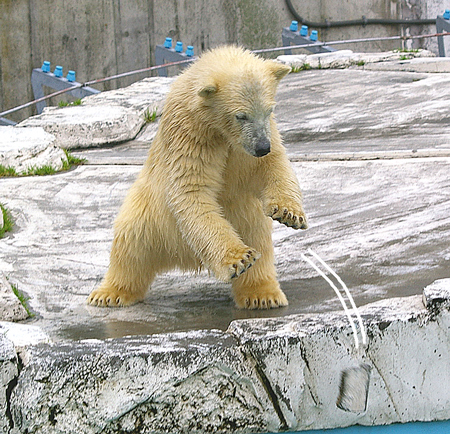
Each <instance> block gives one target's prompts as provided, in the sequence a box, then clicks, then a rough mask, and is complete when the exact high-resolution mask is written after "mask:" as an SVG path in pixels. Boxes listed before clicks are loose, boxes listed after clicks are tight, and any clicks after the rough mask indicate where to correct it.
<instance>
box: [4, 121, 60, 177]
mask: <svg viewBox="0 0 450 434" xmlns="http://www.w3.org/2000/svg"><path fill="white" fill-rule="evenodd" d="M65 159H66V155H65V153H64V151H63V150H62V149H60V148H59V147H58V146H56V143H55V136H53V135H52V134H49V133H48V132H46V131H44V129H43V128H17V127H10V126H2V127H0V164H1V165H2V166H5V167H13V168H14V169H15V170H16V172H17V173H23V172H26V171H27V170H28V169H29V168H30V167H42V166H46V165H49V166H52V167H53V168H54V169H55V170H60V169H61V168H62V166H63V160H65Z"/></svg>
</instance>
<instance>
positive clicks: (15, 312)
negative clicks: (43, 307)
mask: <svg viewBox="0 0 450 434" xmlns="http://www.w3.org/2000/svg"><path fill="white" fill-rule="evenodd" d="M27 318H28V313H27V311H26V310H25V308H24V307H23V306H22V303H21V302H20V301H19V299H18V298H17V297H16V295H15V294H14V292H13V290H12V288H11V285H10V283H9V282H8V281H7V280H6V278H5V276H4V275H3V274H2V273H0V321H21V320H24V319H27Z"/></svg>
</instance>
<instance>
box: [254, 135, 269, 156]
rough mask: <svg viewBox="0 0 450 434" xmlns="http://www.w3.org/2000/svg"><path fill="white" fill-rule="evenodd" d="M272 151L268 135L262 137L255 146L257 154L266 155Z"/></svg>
mask: <svg viewBox="0 0 450 434" xmlns="http://www.w3.org/2000/svg"><path fill="white" fill-rule="evenodd" d="M269 152H270V140H269V139H268V138H267V137H261V138H260V139H259V140H258V141H257V142H256V146H255V156H256V157H264V155H267V154H268V153H269Z"/></svg>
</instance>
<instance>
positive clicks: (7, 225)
mask: <svg viewBox="0 0 450 434" xmlns="http://www.w3.org/2000/svg"><path fill="white" fill-rule="evenodd" d="M0 212H1V213H2V215H3V227H1V228H0V238H3V236H4V235H5V232H11V231H12V228H13V226H14V222H13V219H12V217H11V213H10V212H9V211H8V210H7V209H6V208H5V206H4V205H3V204H1V203H0Z"/></svg>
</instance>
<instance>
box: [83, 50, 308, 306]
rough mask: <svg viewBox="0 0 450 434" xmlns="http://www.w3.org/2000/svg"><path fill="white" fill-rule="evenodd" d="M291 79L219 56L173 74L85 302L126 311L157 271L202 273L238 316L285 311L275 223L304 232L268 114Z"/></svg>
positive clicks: (233, 56) (239, 55)
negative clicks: (244, 311)
mask: <svg viewBox="0 0 450 434" xmlns="http://www.w3.org/2000/svg"><path fill="white" fill-rule="evenodd" d="M288 72H289V68H288V67H286V66H283V65H281V64H277V63H275V62H273V61H269V60H263V59H261V58H259V57H257V56H255V55H253V54H251V53H250V52H247V51H244V50H242V49H240V48H237V47H223V48H218V49H216V50H213V51H210V52H208V53H207V54H205V55H203V56H202V57H201V58H200V60H198V61H197V62H196V63H194V64H193V66H191V67H190V68H189V69H188V70H186V71H185V72H184V73H183V74H181V75H180V76H179V78H178V79H177V80H176V81H175V82H174V84H173V86H172V88H171V91H170V93H169V95H168V96H167V101H166V104H165V107H164V113H163V116H162V118H161V121H160V126H159V129H158V133H157V135H156V137H155V140H154V141H153V144H152V146H151V149H150V152H149V156H148V159H147V162H146V163H145V165H144V167H143V169H142V171H141V173H140V175H139V177H138V178H137V180H136V182H135V183H134V184H133V186H132V187H131V189H130V191H129V193H128V195H127V197H126V199H125V201H124V203H123V205H122V208H121V210H120V213H119V215H118V217H117V219H116V222H115V226H114V230H115V232H114V241H113V245H112V250H111V260H110V266H109V269H108V271H107V273H106V275H105V277H104V279H103V281H102V283H101V285H100V286H99V287H98V288H97V289H96V290H94V291H93V292H92V293H91V295H90V296H89V299H88V302H89V303H90V304H91V305H96V306H126V305H130V304H133V303H135V302H138V301H140V300H142V299H143V298H144V296H145V293H146V291H147V289H148V287H149V285H150V284H151V282H152V281H153V279H154V278H155V276H156V275H157V274H158V273H161V272H164V271H167V270H170V269H173V268H179V269H182V270H198V269H200V268H202V267H206V268H208V269H209V270H211V271H212V272H213V273H214V275H215V276H216V277H217V278H218V279H220V280H223V281H231V282H232V288H233V294H234V299H235V301H236V304H237V306H238V307H242V308H250V309H254V308H270V307H277V306H285V305H287V304H288V302H287V299H286V297H285V295H284V293H283V292H282V291H281V289H280V286H279V284H278V282H277V280H276V271H275V265H274V253H273V245H272V239H271V229H272V224H271V219H270V217H271V218H272V219H274V220H278V221H280V222H281V223H284V224H286V225H287V226H290V227H293V228H295V229H305V228H306V227H307V224H306V217H305V215H304V212H303V209H302V201H301V192H300V189H299V186H298V182H297V179H296V177H295V174H294V173H293V171H292V169H291V167H290V164H289V161H288V159H287V157H286V154H285V150H284V147H283V146H282V144H281V139H280V135H279V133H278V130H277V127H276V124H275V120H274V117H273V114H272V110H273V107H274V105H275V91H276V87H277V84H278V82H279V80H280V79H281V78H282V77H284V76H285V75H286V74H287V73H288ZM269 146H270V149H269V148H268V147H269ZM251 266H253V267H252V268H250V267H251Z"/></svg>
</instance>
